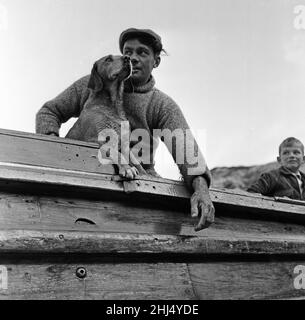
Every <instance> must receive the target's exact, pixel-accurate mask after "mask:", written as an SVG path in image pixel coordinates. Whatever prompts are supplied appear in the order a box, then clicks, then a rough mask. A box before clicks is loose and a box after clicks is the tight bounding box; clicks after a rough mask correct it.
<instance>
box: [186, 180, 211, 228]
mask: <svg viewBox="0 0 305 320" xmlns="http://www.w3.org/2000/svg"><path fill="white" fill-rule="evenodd" d="M192 186H193V188H194V193H193V195H192V197H191V214H192V217H193V218H196V217H198V216H199V222H198V224H197V226H196V227H195V231H199V230H202V229H205V228H208V227H209V226H210V225H211V224H212V223H213V222H214V213H215V208H214V206H213V203H212V200H211V197H210V194H209V188H208V185H207V182H206V180H205V179H204V178H203V177H201V176H198V177H196V178H194V180H193V183H192Z"/></svg>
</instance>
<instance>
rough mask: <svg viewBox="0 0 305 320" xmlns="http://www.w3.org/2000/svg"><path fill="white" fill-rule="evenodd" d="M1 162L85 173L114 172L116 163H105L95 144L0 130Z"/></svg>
mask: <svg viewBox="0 0 305 320" xmlns="http://www.w3.org/2000/svg"><path fill="white" fill-rule="evenodd" d="M0 146H1V153H0V161H1V162H9V163H19V164H30V165H33V166H42V167H50V168H60V169H68V170H79V171H83V172H95V173H108V174H113V173H114V169H113V166H111V165H110V166H109V165H107V166H106V165H104V166H102V165H101V164H100V163H99V161H98V159H97V155H98V147H97V145H95V144H85V143H82V142H74V141H71V140H67V139H63V138H55V137H53V138H50V137H47V136H46V137H45V136H41V135H40V136H39V137H38V138H36V137H35V135H33V134H32V135H31V134H23V135H21V134H16V135H14V134H13V133H12V134H6V133H5V132H3V130H1V131H0Z"/></svg>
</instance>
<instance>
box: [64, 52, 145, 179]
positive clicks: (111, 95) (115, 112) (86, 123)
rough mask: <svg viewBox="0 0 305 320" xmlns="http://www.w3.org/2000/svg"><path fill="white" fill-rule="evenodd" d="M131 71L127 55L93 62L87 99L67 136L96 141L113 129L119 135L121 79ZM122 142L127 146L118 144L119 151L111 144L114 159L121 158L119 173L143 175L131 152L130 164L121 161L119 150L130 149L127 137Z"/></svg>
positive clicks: (121, 109)
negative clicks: (104, 132)
mask: <svg viewBox="0 0 305 320" xmlns="http://www.w3.org/2000/svg"><path fill="white" fill-rule="evenodd" d="M131 73H132V65H131V62H130V58H129V57H123V56H113V55H109V56H106V57H103V58H101V59H100V60H98V61H97V62H95V64H94V66H93V69H92V71H91V77H90V79H89V83H88V88H89V89H90V95H89V98H88V100H87V102H86V103H85V105H84V108H83V111H82V112H81V114H80V116H79V118H78V120H77V121H76V123H75V124H74V126H73V127H72V128H71V129H70V131H69V132H68V134H67V135H66V138H70V139H76V140H82V141H88V142H97V141H98V140H100V139H98V137H99V135H100V134H101V131H102V130H104V129H113V130H115V132H116V133H117V135H118V137H120V136H121V132H120V129H121V121H127V117H126V114H125V111H124V107H123V91H124V81H125V80H126V79H128V78H129V77H130V75H131ZM128 135H129V133H128ZM100 138H101V139H102V140H106V138H107V137H106V136H105V137H103V136H100ZM124 141H128V145H126V143H125V145H124V143H121V142H120V143H119V146H120V151H121V153H120V152H119V150H116V149H117V148H116V147H115V146H113V147H112V148H111V151H110V155H111V154H112V155H116V157H115V158H116V159H121V160H123V161H119V163H117V166H118V168H119V175H121V176H123V177H126V178H129V179H133V178H135V177H136V176H137V175H138V174H139V173H140V174H144V173H145V170H144V169H143V168H142V166H141V165H140V163H139V162H138V161H137V159H136V158H135V156H134V155H133V154H132V153H131V152H130V153H129V155H130V159H128V160H130V162H131V165H128V164H124V163H129V161H126V159H124V158H123V155H122V153H123V154H128V153H127V151H126V150H129V136H128V139H124ZM127 148H128V149H127ZM122 162H123V164H122Z"/></svg>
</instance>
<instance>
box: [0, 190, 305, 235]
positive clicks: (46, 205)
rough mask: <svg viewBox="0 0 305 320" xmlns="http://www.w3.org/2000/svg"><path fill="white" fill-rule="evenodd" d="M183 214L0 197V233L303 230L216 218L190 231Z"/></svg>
mask: <svg viewBox="0 0 305 320" xmlns="http://www.w3.org/2000/svg"><path fill="white" fill-rule="evenodd" d="M195 222H196V219H192V218H191V217H190V213H189V211H181V210H175V209H169V208H163V207H162V206H161V207H160V206H159V205H157V206H156V205H155V204H154V203H147V204H143V203H139V204H136V203H134V202H132V201H129V200H128V199H125V200H124V201H123V200H122V201H119V202H118V201H114V200H103V201H101V200H86V199H83V200H80V199H78V198H72V197H70V198H63V197H52V196H30V195H22V194H17V195H15V194H11V193H0V230H1V229H2V230H15V229H24V230H26V229H27V230H32V229H36V230H79V231H92V232H116V233H120V232H122V233H126V232H131V233H139V234H141V233H142V234H166V235H180V236H191V237H213V238H215V237H218V238H222V239H227V240H230V239H232V238H235V239H238V238H240V237H241V238H242V239H245V238H247V237H248V238H249V239H251V238H260V239H265V240H268V239H274V238H278V239H282V240H285V239H291V238H295V237H303V235H304V234H305V226H304V225H298V224H291V223H287V222H285V223H280V222H275V221H262V220H254V219H242V218H233V217H226V216H222V217H221V216H220V217H218V216H217V217H216V220H215V223H214V224H212V225H211V226H210V227H209V228H208V229H205V230H202V231H200V232H195V231H194V226H193V224H194V223H195Z"/></svg>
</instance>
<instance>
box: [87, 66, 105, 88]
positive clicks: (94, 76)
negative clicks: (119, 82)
mask: <svg viewBox="0 0 305 320" xmlns="http://www.w3.org/2000/svg"><path fill="white" fill-rule="evenodd" d="M88 88H89V89H92V90H94V91H100V90H102V89H103V81H102V79H101V77H100V76H99V74H98V71H97V63H95V64H94V65H93V68H92V70H91V76H90V79H89V82H88Z"/></svg>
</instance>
